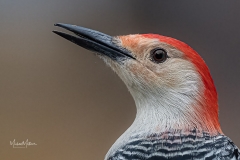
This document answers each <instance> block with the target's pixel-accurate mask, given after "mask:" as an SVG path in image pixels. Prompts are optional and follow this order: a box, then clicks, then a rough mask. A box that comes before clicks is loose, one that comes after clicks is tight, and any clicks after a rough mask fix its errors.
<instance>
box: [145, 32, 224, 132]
mask: <svg viewBox="0 0 240 160" xmlns="http://www.w3.org/2000/svg"><path fill="white" fill-rule="evenodd" d="M142 36H144V37H145V38H156V39H159V41H160V42H164V43H167V44H170V45H171V46H173V47H175V48H176V49H178V50H180V51H181V52H183V53H184V54H185V56H186V58H187V59H189V60H190V61H191V62H192V63H193V64H194V65H195V67H196V69H197V71H198V72H199V74H200V75H201V78H202V81H203V83H204V85H205V91H204V99H205V101H206V106H205V107H206V111H208V112H210V113H207V114H205V116H210V117H208V118H210V119H211V120H212V123H213V125H214V126H215V127H216V128H217V130H218V131H220V132H221V129H220V124H219V121H218V98H217V91H216V88H215V85H214V82H213V79H212V77H211V75H210V71H209V69H208V67H207V65H206V63H205V62H204V60H203V59H202V58H201V57H200V55H199V54H198V53H197V52H196V51H195V50H193V49H192V48H191V47H190V46H188V45H187V44H186V43H183V42H181V41H179V40H177V39H174V38H171V37H165V36H161V35H157V34H143V35H142ZM206 118H207V117H206Z"/></svg>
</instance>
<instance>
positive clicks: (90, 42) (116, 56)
mask: <svg viewBox="0 0 240 160" xmlns="http://www.w3.org/2000/svg"><path fill="white" fill-rule="evenodd" d="M55 26H58V27H62V28H65V29H67V30H69V31H71V32H73V33H74V34H76V35H77V36H73V35H69V34H66V33H62V32H59V31H53V32H54V33H56V34H57V35H59V36H61V37H63V38H65V39H67V40H69V41H71V42H73V43H75V44H77V45H79V46H81V47H83V48H86V49H88V50H91V51H94V52H98V53H101V54H104V55H106V56H108V57H110V58H111V59H113V60H123V59H127V58H132V59H135V58H134V57H133V56H132V54H131V52H130V51H128V50H127V49H125V48H122V47H120V46H118V45H117V44H116V40H114V38H113V37H111V36H109V35H106V34H104V33H101V32H98V31H95V30H91V29H88V28H84V27H80V26H75V25H70V24H63V23H57V24H55Z"/></svg>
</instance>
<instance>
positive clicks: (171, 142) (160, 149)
mask: <svg viewBox="0 0 240 160" xmlns="http://www.w3.org/2000/svg"><path fill="white" fill-rule="evenodd" d="M162 137H165V138H162ZM108 160H240V153H239V149H238V148H237V146H235V145H234V144H233V142H232V141H231V140H230V139H229V138H228V137H226V136H224V135H222V134H219V135H216V136H213V137H212V136H210V135H209V134H208V133H202V134H199V133H198V134H197V133H196V132H194V131H192V132H191V133H190V134H182V133H174V134H171V133H170V132H165V133H162V134H155V135H151V136H149V137H141V136H135V137H132V138H131V140H130V141H129V142H128V143H127V144H125V145H124V146H122V147H121V148H120V149H118V150H117V151H116V152H115V153H114V154H113V155H112V156H110V157H109V158H108Z"/></svg>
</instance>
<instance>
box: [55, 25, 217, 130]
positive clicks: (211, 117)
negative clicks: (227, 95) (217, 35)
mask: <svg viewBox="0 0 240 160" xmlns="http://www.w3.org/2000/svg"><path fill="white" fill-rule="evenodd" d="M56 26H59V27H62V28H65V29H67V30H69V31H71V32H73V33H75V34H76V35H77V36H73V35H69V34H66V33H62V32H58V31H53V32H54V33H56V34H58V35H60V36H62V37H64V38H66V39H68V40H70V41H72V42H74V43H76V44H77V45H79V46H81V47H84V48H86V49H88V50H91V51H94V52H96V55H97V56H99V57H100V58H101V59H103V61H104V62H105V63H106V64H107V65H108V66H110V67H111V68H112V69H113V70H114V71H115V72H116V73H117V75H118V76H119V77H120V78H121V79H122V80H123V82H124V83H125V84H126V86H127V88H128V90H129V91H130V93H131V94H132V96H133V98H134V100H135V103H136V106H137V116H136V119H135V122H134V123H139V127H140V124H141V125H145V126H146V125H148V126H149V128H148V130H154V131H156V130H159V131H166V130H169V129H173V130H192V129H197V130H200V131H206V132H209V133H212V134H215V133H221V128H220V125H219V120H218V102H217V92H216V89H215V86H214V83H213V80H212V77H211V75H210V72H209V69H208V67H207V65H206V64H205V62H204V60H203V59H202V58H201V57H200V56H199V54H198V53H197V52H196V51H194V50H193V49H192V48H191V47H189V46H188V45H187V44H185V43H183V42H181V41H179V40H176V39H174V38H170V37H165V36H161V35H157V34H135V35H126V36H116V37H111V36H109V35H106V34H103V33H101V32H98V31H94V30H91V29H87V28H83V27H79V26H75V25H69V24H61V23H58V24H56Z"/></svg>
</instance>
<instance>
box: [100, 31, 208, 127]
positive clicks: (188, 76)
mask: <svg viewBox="0 0 240 160" xmlns="http://www.w3.org/2000/svg"><path fill="white" fill-rule="evenodd" d="M117 38H118V43H119V45H120V46H123V47H124V48H127V49H128V50H129V51H131V53H132V54H133V56H134V57H135V58H136V60H134V59H127V60H125V61H124V62H123V63H117V62H114V61H111V60H110V59H108V58H107V59H106V58H104V60H105V62H106V63H107V64H108V65H110V66H111V68H112V69H113V70H114V71H115V72H116V73H117V74H118V75H119V77H120V78H121V79H122V80H123V81H124V82H125V84H126V85H127V87H128V89H129V91H130V92H131V94H132V96H133V98H134V99H135V102H136V105H137V108H138V109H139V110H144V112H150V111H151V109H153V110H154V111H153V112H157V113H158V114H161V116H162V118H161V119H162V120H163V121H164V119H166V116H167V118H168V119H169V118H171V119H172V121H174V119H175V120H176V121H179V119H183V120H182V122H186V123H187V122H189V120H187V119H186V118H187V117H188V116H189V117H190V115H191V114H193V112H194V110H196V108H194V106H198V103H199V102H201V98H202V94H203V91H204V85H203V83H202V80H201V78H200V75H199V73H198V72H197V71H196V69H195V66H194V65H193V64H192V63H191V62H190V61H189V60H188V59H187V58H186V57H185V56H184V53H182V52H181V51H179V50H177V49H176V48H174V47H172V46H170V45H168V44H166V43H162V42H160V41H159V40H158V39H149V38H143V37H141V36H140V35H130V36H122V37H117ZM156 48H159V49H163V50H164V51H166V53H167V56H168V58H166V60H165V61H163V62H156V61H155V60H154V58H153V50H154V49H156ZM143 108H146V110H145V109H143ZM185 119H186V120H185ZM165 123H175V124H176V125H179V124H178V123H177V122H165Z"/></svg>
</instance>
